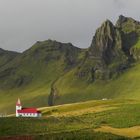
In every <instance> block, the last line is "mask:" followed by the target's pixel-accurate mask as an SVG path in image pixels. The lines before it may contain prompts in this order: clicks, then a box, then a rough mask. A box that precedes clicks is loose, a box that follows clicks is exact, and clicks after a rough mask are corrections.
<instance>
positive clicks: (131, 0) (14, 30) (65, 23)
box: [0, 0, 140, 51]
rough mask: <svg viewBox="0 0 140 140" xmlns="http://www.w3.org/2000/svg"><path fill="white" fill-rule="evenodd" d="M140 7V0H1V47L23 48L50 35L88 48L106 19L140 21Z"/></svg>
mask: <svg viewBox="0 0 140 140" xmlns="http://www.w3.org/2000/svg"><path fill="white" fill-rule="evenodd" d="M139 6H140V0H0V47H2V48H4V49H9V50H15V51H23V50H25V49H27V48H29V47H30V46H31V45H32V44H34V43H35V42H36V41H38V40H46V39H49V38H51V39H54V40H58V41H61V42H72V43H73V44H74V45H76V46H79V47H88V46H89V45H90V43H91V40H92V37H93V35H94V33H95V30H96V29H97V28H98V27H99V26H100V24H101V23H102V22H103V21H104V20H106V19H110V20H112V21H113V22H115V21H116V20H117V18H118V16H119V15H120V14H124V15H125V16H130V17H133V18H136V19H137V20H140V17H139V13H140V8H139Z"/></svg>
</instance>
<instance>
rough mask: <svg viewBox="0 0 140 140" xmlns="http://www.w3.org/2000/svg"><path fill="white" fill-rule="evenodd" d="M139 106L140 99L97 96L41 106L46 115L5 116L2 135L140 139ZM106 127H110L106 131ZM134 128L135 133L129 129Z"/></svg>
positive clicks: (1, 122)
mask: <svg viewBox="0 0 140 140" xmlns="http://www.w3.org/2000/svg"><path fill="white" fill-rule="evenodd" d="M139 109H140V101H139V100H138V101H137V100H106V101H102V100H96V101H87V102H81V103H75V104H67V105H59V106H54V107H44V108H40V109H39V110H41V111H42V113H43V117H42V118H15V117H7V118H1V119H0V124H1V125H0V138H8V137H11V138H16V137H17V136H19V137H25V136H28V137H29V136H30V138H31V139H54V140H55V139H56V140H57V139H62V140H63V139H66V140H67V139H70V140H71V139H79V140H80V139H83V140H84V139H93V138H94V139H95V140H98V139H99V140H100V139H101V140H102V138H104V139H105V140H109V139H116V140H118V139H120V140H123V139H139V138H140V133H139V132H140V129H135V127H137V128H139V127H140V119H139V118H140V111H139ZM134 126H135V127H134ZM102 127H110V129H108V131H107V130H106V131H105V128H102ZM113 128H114V129H115V128H116V129H117V130H112V129H113ZM122 128H123V131H122V133H121V130H122ZM130 128H131V131H132V130H133V129H134V130H135V133H134V134H131V133H127V131H128V129H130ZM118 130H120V131H119V132H118ZM125 131H126V132H125ZM124 132H125V133H124ZM126 134H128V135H126Z"/></svg>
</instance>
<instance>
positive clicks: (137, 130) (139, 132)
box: [94, 126, 140, 138]
mask: <svg viewBox="0 0 140 140" xmlns="http://www.w3.org/2000/svg"><path fill="white" fill-rule="evenodd" d="M94 131H95V132H106V133H112V134H116V135H120V136H125V137H130V138H136V137H140V126H134V127H130V128H113V127H110V126H101V127H100V128H97V129H94Z"/></svg>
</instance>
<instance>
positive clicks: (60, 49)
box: [0, 40, 82, 110]
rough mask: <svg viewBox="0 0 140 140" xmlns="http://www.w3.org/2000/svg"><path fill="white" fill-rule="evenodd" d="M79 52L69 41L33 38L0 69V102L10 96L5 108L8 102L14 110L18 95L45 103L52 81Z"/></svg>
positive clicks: (75, 60) (37, 103) (74, 61)
mask: <svg viewBox="0 0 140 140" xmlns="http://www.w3.org/2000/svg"><path fill="white" fill-rule="evenodd" d="M81 53H82V50H81V49H79V48H76V47H74V46H73V45H72V44H70V43H60V42H56V41H52V40H47V41H43V42H37V43H36V44H35V45H33V46H32V47H31V48H30V49H29V50H27V51H25V52H23V53H22V54H20V55H19V56H18V57H16V58H15V59H14V60H13V61H11V62H10V63H8V64H7V65H5V66H3V67H2V68H1V69H0V75H3V77H1V78H0V89H1V92H0V93H1V95H0V96H1V97H2V98H1V99H0V101H1V104H5V103H7V101H6V100H12V102H8V103H7V105H6V108H8V107H9V106H11V104H12V106H13V109H12V110H14V104H15V100H16V99H17V97H20V98H21V99H23V100H24V101H25V103H28V105H34V106H42V105H47V104H48V95H49V94H50V90H51V86H52V84H53V82H54V81H55V80H56V79H57V78H58V77H60V76H61V75H64V74H65V73H66V72H67V71H69V70H71V69H72V68H74V67H75V66H76V65H77V64H78V63H79V61H80V59H82V56H81ZM1 107H3V106H1ZM4 109H5V108H1V110H4ZM9 110H10V109H9Z"/></svg>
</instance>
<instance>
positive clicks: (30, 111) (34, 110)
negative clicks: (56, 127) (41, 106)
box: [17, 108, 40, 113]
mask: <svg viewBox="0 0 140 140" xmlns="http://www.w3.org/2000/svg"><path fill="white" fill-rule="evenodd" d="M17 112H18V113H40V111H37V109H36V108H23V109H22V110H18V111H17Z"/></svg>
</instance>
